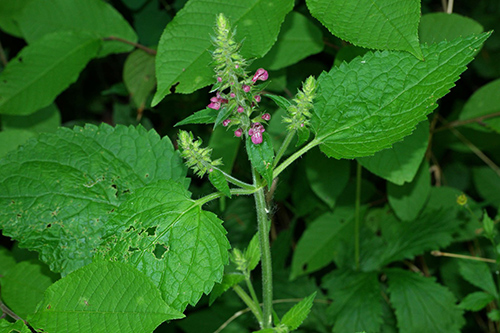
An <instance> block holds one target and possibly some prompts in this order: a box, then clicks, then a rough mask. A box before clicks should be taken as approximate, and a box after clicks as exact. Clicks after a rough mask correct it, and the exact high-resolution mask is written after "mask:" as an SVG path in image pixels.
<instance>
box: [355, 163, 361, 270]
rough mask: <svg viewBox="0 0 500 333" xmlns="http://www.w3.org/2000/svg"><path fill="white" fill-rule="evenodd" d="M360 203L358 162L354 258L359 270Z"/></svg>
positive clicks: (358, 170) (357, 170)
mask: <svg viewBox="0 0 500 333" xmlns="http://www.w3.org/2000/svg"><path fill="white" fill-rule="evenodd" d="M360 203H361V164H359V162H357V168H356V202H355V208H354V215H355V216H354V258H355V261H356V270H359V223H360V219H361V218H360V209H359V207H360Z"/></svg>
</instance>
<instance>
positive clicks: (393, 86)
mask: <svg viewBox="0 0 500 333" xmlns="http://www.w3.org/2000/svg"><path fill="white" fill-rule="evenodd" d="M489 35H490V33H485V34H481V35H475V36H470V37H468V38H464V39H462V38H460V39H455V40H453V41H451V42H442V43H439V44H433V45H430V46H423V47H422V51H423V53H424V57H425V61H419V60H417V59H416V58H415V57H413V56H412V55H410V54H408V53H405V52H397V51H392V52H391V51H384V52H374V53H373V52H370V53H367V54H366V55H365V56H363V57H362V58H356V59H354V60H353V61H351V62H350V63H349V64H345V63H344V64H342V65H340V66H339V67H336V68H333V69H332V70H331V71H330V72H329V73H323V74H321V76H320V77H319V80H318V86H319V87H318V93H317V99H316V103H315V108H314V113H313V117H312V121H311V123H312V125H313V130H314V131H315V133H316V140H317V141H318V142H320V143H321V145H320V148H321V150H322V151H323V152H324V153H325V154H326V155H328V156H330V157H335V158H355V157H361V156H368V155H373V153H375V152H377V151H379V150H382V149H384V148H387V147H390V146H391V145H392V144H393V143H395V142H397V141H400V140H401V139H402V138H404V137H405V136H407V135H409V134H410V133H411V132H412V131H413V130H414V128H415V126H416V125H417V124H418V123H419V122H420V121H422V120H424V119H425V116H426V115H427V114H428V113H430V112H431V111H432V110H434V109H435V108H436V106H437V104H436V101H437V100H438V99H439V98H441V97H443V96H444V95H445V94H446V93H448V91H449V89H450V88H451V87H453V85H454V82H455V81H456V80H458V78H459V75H460V73H462V72H463V71H464V70H465V69H466V65H467V63H468V62H470V61H471V60H472V58H473V56H474V54H475V53H476V52H477V50H478V49H479V48H480V47H481V45H482V43H483V42H484V41H485V40H486V39H487V38H488V36H489Z"/></svg>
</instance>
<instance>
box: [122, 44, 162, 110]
mask: <svg viewBox="0 0 500 333" xmlns="http://www.w3.org/2000/svg"><path fill="white" fill-rule="evenodd" d="M123 83H124V84H125V86H126V87H127V90H128V91H129V93H130V97H131V98H132V100H133V101H134V104H135V106H136V107H137V108H139V109H144V107H145V106H146V100H147V98H148V97H149V95H150V94H151V93H152V92H153V89H154V88H155V86H156V77H155V57H154V56H153V55H151V54H148V53H146V52H144V51H143V50H136V51H134V52H132V53H130V54H129V56H128V57H127V60H126V61H125V65H124V66H123Z"/></svg>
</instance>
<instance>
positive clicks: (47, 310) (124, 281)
mask: <svg viewBox="0 0 500 333" xmlns="http://www.w3.org/2000/svg"><path fill="white" fill-rule="evenodd" d="M182 317H184V315H183V314H182V313H180V312H178V311H176V310H174V309H172V308H170V307H169V306H168V305H167V304H166V303H165V302H164V301H163V300H162V299H161V295H160V292H159V290H158V289H157V288H156V286H155V285H154V284H153V283H152V282H151V280H150V279H149V278H148V277H146V276H145V275H144V274H142V273H141V272H138V271H137V270H136V269H135V268H133V267H130V266H129V265H126V264H123V263H119V262H98V263H92V264H90V265H88V266H86V267H83V268H81V269H79V270H77V271H75V272H73V273H72V274H70V275H68V276H66V277H65V278H63V279H61V280H59V281H58V282H56V283H54V284H53V285H52V286H51V287H49V288H48V289H47V291H46V292H45V295H44V298H43V300H42V301H41V303H40V306H39V307H38V310H37V312H36V313H35V315H34V316H32V317H31V318H30V319H29V322H30V324H31V325H33V326H34V327H35V328H43V329H44V332H79V333H100V332H102V333H107V332H120V333H128V332H130V333H136V332H153V331H154V329H155V328H156V327H157V326H158V325H159V324H161V323H162V322H164V321H167V320H172V319H177V318H182Z"/></svg>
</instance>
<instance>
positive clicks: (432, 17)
mask: <svg viewBox="0 0 500 333" xmlns="http://www.w3.org/2000/svg"><path fill="white" fill-rule="evenodd" d="M483 31H484V29H483V27H482V26H481V24H479V23H478V22H476V21H474V20H473V19H471V18H469V17H465V16H462V15H459V14H456V13H429V14H425V15H422V17H421V18H420V26H419V27H418V34H419V37H420V43H422V44H423V43H428V44H431V43H439V42H442V41H444V40H453V39H455V38H458V37H466V36H469V35H472V34H479V33H481V32H483Z"/></svg>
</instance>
